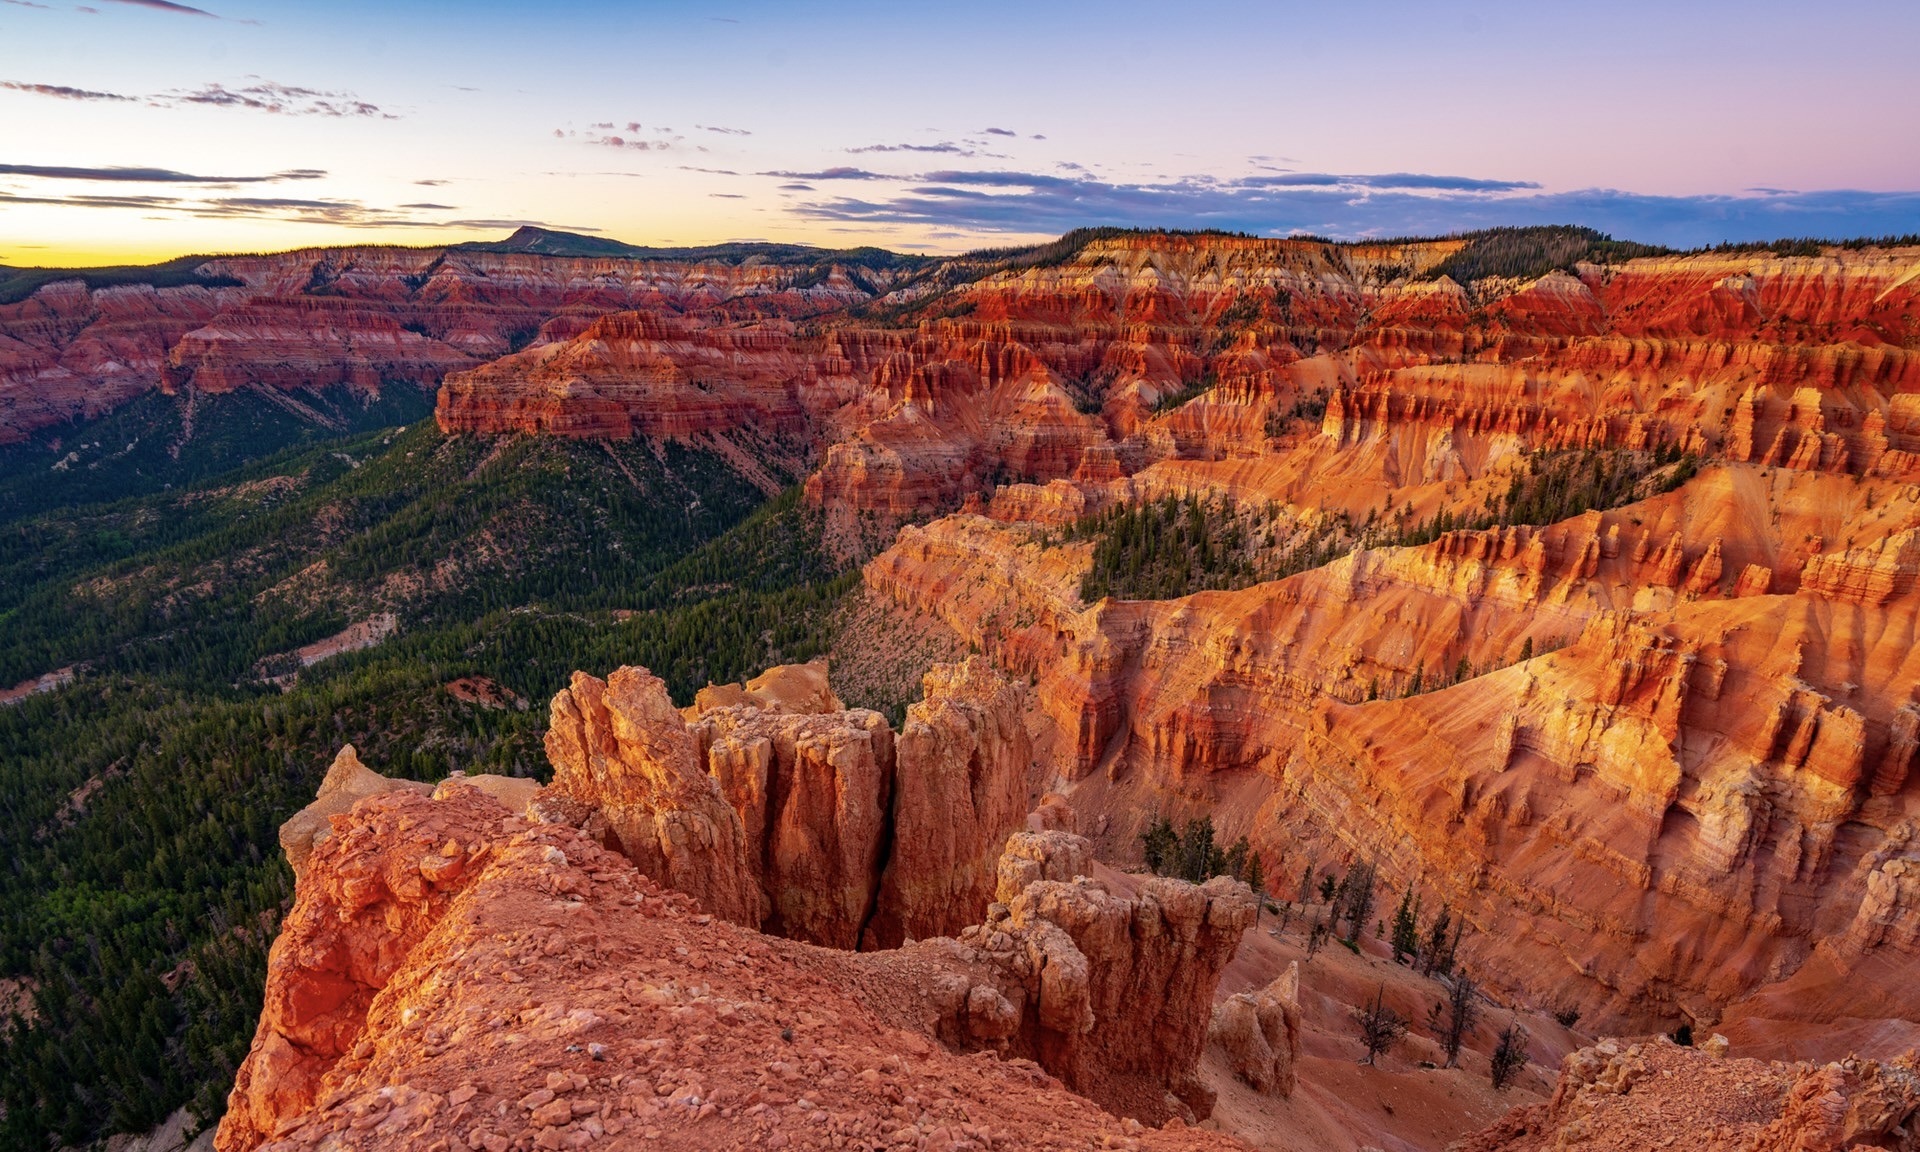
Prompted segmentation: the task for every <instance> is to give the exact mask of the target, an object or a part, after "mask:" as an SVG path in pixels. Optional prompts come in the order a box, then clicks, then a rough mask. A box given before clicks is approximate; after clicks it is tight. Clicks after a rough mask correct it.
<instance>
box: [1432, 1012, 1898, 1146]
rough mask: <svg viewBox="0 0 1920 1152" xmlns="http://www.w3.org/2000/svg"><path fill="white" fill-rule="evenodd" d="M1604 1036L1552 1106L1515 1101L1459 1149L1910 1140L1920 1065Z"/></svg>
mask: <svg viewBox="0 0 1920 1152" xmlns="http://www.w3.org/2000/svg"><path fill="white" fill-rule="evenodd" d="M1714 1040H1715V1041H1717V1043H1715V1044H1711V1045H1707V1046H1703V1049H1694V1048H1683V1047H1680V1046H1678V1045H1675V1044H1673V1043H1672V1042H1670V1041H1668V1040H1667V1039H1665V1038H1664V1037H1661V1038H1658V1039H1655V1040H1651V1041H1646V1042H1643V1043H1640V1044H1626V1043H1623V1042H1621V1041H1618V1040H1604V1041H1602V1042H1600V1043H1599V1044H1597V1045H1595V1046H1593V1047H1590V1048H1582V1049H1580V1050H1579V1051H1577V1052H1575V1053H1573V1054H1572V1055H1570V1056H1568V1057H1567V1058H1566V1060H1565V1061H1564V1062H1563V1063H1562V1064H1561V1067H1560V1079H1559V1083H1558V1084H1557V1085H1556V1087H1555V1089H1554V1093H1553V1099H1552V1101H1551V1103H1548V1104H1537V1105H1533V1106H1531V1107H1527V1108H1521V1109H1516V1110H1515V1111H1513V1112H1512V1113H1509V1114H1508V1115H1507V1116H1506V1117H1505V1118H1504V1119H1502V1120H1501V1121H1500V1122H1498V1123H1496V1124H1495V1125H1493V1126H1492V1127H1490V1128H1488V1129H1486V1130H1485V1131H1482V1132H1480V1133H1477V1134H1476V1135H1474V1136H1471V1137H1468V1138H1467V1139H1465V1140H1461V1141H1459V1142H1457V1143H1455V1144H1454V1145H1452V1147H1451V1150H1450V1152H1533V1150H1536V1149H1538V1150H1541V1152H1545V1150H1547V1149H1558V1148H1568V1147H1576V1146H1577V1147H1580V1148H1592V1149H1594V1150H1595V1152H1615V1150H1617V1152H1629V1150H1638V1149H1644V1148H1655V1147H1661V1146H1663V1145H1664V1144H1665V1143H1666V1141H1669V1140H1673V1139H1675V1138H1676V1137H1684V1139H1685V1141H1686V1143H1687V1147H1689V1148H1699V1149H1705V1150H1707V1152H1736V1150H1737V1152H1848V1150H1851V1149H1858V1148H1911V1147H1913V1146H1914V1139H1915V1138H1914V1133H1913V1122H1914V1119H1915V1114H1916V1111H1920V1063H1916V1059H1915V1056H1914V1055H1913V1054H1912V1053H1908V1054H1907V1055H1905V1056H1902V1057H1900V1058H1898V1059H1896V1060H1890V1061H1886V1062H1877V1061H1870V1060H1858V1059H1853V1058H1848V1059H1846V1060H1843V1061H1837V1062H1834V1063H1831V1064H1827V1065H1825V1066H1817V1065H1812V1064H1807V1063H1801V1064H1794V1065H1788V1064H1777V1063H1765V1062H1762V1061H1758V1060H1746V1059H1730V1058H1727V1057H1726V1056H1725V1055H1724V1052H1725V1050H1726V1045H1725V1042H1724V1040H1721V1038H1719V1037H1715V1038H1714Z"/></svg>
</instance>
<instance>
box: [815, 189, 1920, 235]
mask: <svg viewBox="0 0 1920 1152" xmlns="http://www.w3.org/2000/svg"><path fill="white" fill-rule="evenodd" d="M794 175H795V176H798V175H799V174H797V173H796V174H794ZM903 184H904V185H905V186H903V187H902V188H901V189H900V190H899V191H898V192H896V193H894V194H892V195H887V196H878V197H871V198H864V197H853V196H834V197H826V198H821V199H817V200H812V201H808V202H804V203H801V204H797V205H794V206H793V207H792V208H791V209H790V210H791V211H793V212H795V213H796V214H798V215H800V216H802V217H805V218H808V219H812V220H816V221H821V222H831V223H842V224H844V223H861V224H868V225H919V226H936V227H944V228H953V229H963V230H967V231H970V232H974V233H980V232H1009V233H1024V234H1028V235H1039V234H1053V233H1060V232H1064V231H1067V230H1069V229H1071V228H1075V227H1080V226H1083V225H1090V224H1113V225H1126V226H1134V227H1159V228H1224V229H1231V230H1237V231H1248V232H1256V233H1264V234H1268V235H1285V234H1288V233H1292V232H1313V233H1319V234H1323V235H1329V236H1337V237H1344V238H1362V237H1366V236H1377V235H1408V234H1439V233H1446V232H1454V231H1464V230H1469V229H1475V228H1486V227H1494V226H1498V225H1513V224H1545V223H1566V224H1586V225H1589V226H1591V227H1595V228H1600V229H1602V230H1604V231H1608V232H1611V233H1613V234H1614V235H1617V236H1622V237H1629V238H1632V239H1636V240H1642V241H1650V242H1657V243H1665V244H1672V245H1676V246H1683V247H1687V246H1694V245H1700V244H1709V243H1715V242H1718V241H1720V240H1754V239H1769V238H1774V237H1779V236H1804V235H1825V236H1857V235H1871V234H1880V233H1888V232H1906V231H1911V230H1912V229H1913V226H1914V221H1915V220H1916V219H1920V192H1884V193H1882V192H1861V191H1851V190H1832V191H1823V192H1787V193H1771V192H1769V193H1747V194H1742V195H1714V196H1652V195H1645V194H1641V193H1634V192H1623V191H1618V190H1614V189H1582V190H1579V191H1571V192H1551V193H1550V192H1544V191H1541V190H1540V186H1539V185H1538V184H1536V183H1533V182H1531V181H1524V180H1493V179H1479V178H1473V177H1464V176H1435V175H1428V174H1423V173H1406V172H1399V173H1386V174H1382V175H1368V176H1360V175H1335V174H1329V173H1286V174H1275V175H1261V176H1253V177H1245V178H1240V179H1219V178H1214V177H1205V176H1195V177H1187V178H1182V179H1173V180H1160V181H1154V182H1141V183H1124V182H1110V181H1104V180H1097V179H1093V178H1091V177H1088V176H1083V175H1064V176H1062V175H1050V174H1044V173H1036V172H1015V171H969V172H962V171H946V172H929V173H925V174H923V175H922V176H919V177H916V178H912V179H911V180H907V181H903Z"/></svg>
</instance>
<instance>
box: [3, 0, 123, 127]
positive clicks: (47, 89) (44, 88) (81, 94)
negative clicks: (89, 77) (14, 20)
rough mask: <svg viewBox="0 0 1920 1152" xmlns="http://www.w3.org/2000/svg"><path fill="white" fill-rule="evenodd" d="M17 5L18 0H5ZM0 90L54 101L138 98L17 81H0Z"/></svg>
mask: <svg viewBox="0 0 1920 1152" xmlns="http://www.w3.org/2000/svg"><path fill="white" fill-rule="evenodd" d="M6 2H7V3H9V4H17V3H19V0H6ZM0 88H7V89H11V90H12V91H15V92H25V93H27V94H28V95H31V96H51V97H53V98H54V99H56V100H124V101H128V102H137V101H138V100H139V99H140V97H138V96H122V95H121V94H120V93H118V92H95V91H93V90H92V89H90V88H72V87H69V86H67V85H65V84H24V83H21V82H20V81H18V80H0Z"/></svg>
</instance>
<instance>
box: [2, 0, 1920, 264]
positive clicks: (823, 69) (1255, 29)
mask: <svg viewBox="0 0 1920 1152" xmlns="http://www.w3.org/2000/svg"><path fill="white" fill-rule="evenodd" d="M1916 47H1920V5H1916V4H1914V3H1912V2H1911V0H1906V2H1898V3H1896V2H1893V0H1884V2H1882V0H1832V2H1827V3H1821V4H1814V3H1797V4H1786V3H1768V2H1751V0H1750V2H1746V3H1737V4H1736V3H1722V2H1719V0H1685V2H1676V0H1662V2H1660V3H1640V2H1638V0H1628V2H1619V0H1615V2H1612V3H1606V4H1599V3H1592V2H1586V3H1570V2H1566V0H1529V2H1526V3H1503V2H1489V3H1476V4H1457V3H1417V2H1366V0H1348V2H1343V3H1328V2H1322V3H1317V4H1303V3H1295V2H1291V0H1277V2H1267V3H1211V2H1193V0H1189V2H1186V3H1180V4H1172V3H1154V4H1145V3H1134V2H1131V0H1106V2H1102V3H1082V2H1073V3H1057V4H1047V3H1035V2H1033V0H1026V2H1023V3H1000V2H997V0H987V2H981V3H972V4H966V5H956V4H939V3H920V4H914V3H894V4H878V3H855V2H837V3H804V2H795V0H789V2H784V3H760V2H757V0H756V2H740V3H727V4H713V5H690V4H688V5H680V4H652V3H626V4H615V3H578V2H576V3H569V2H566V0H555V2H550V3H544V4H526V3H508V2H494V0H482V2H469V3H427V2H418V3H405V2H388V3H374V2H368V0H331V2H328V3H304V2H290V0H280V2H276V3H261V2H258V0H205V3H204V6H200V5H195V6H191V7H190V6H188V5H186V4H185V3H170V2H168V0H89V3H86V4H74V3H68V2H65V0H0V263H7V264H14V265H31V264H44V265H58V264H98V263H115V262H123V261H145V260H154V259H162V258H165V257H168V256H173V255H179V254H182V253H189V252H192V253H201V252H222V251H257V250H268V249H279V248H288V247H295V246H300V245H308V244H341V243H375V242H378V243H404V244H433V243H443V242H449V241H453V240H464V239H473V238H484V237H491V236H495V235H498V234H500V233H502V232H504V231H506V230H509V229H511V228H513V227H515V226H516V225H517V224H519V223H522V222H528V223H539V224H544V225H548V226H552V227H558V228H568V229H574V230H578V231H583V232H592V233H595V234H599V235H605V236H610V237H614V238H617V239H621V240H626V241H629V242H632V243H637V244H697V243H708V242H714V241H721V240H730V239H770V240H790V241H803V242H808V243H814V244H821V245H827V246H834V247H840V246H847V245H852V244H868V243H870V244H880V245H884V246H888V247H892V248H896V249H901V250H909V251H957V250H963V249H967V248H973V247H979V246H982V245H990V244H992V245H998V244H1007V243H1014V242H1019V241H1024V240H1028V239H1033V238H1038V237H1044V236H1052V235H1057V234H1058V233H1060V232H1063V231H1065V230H1067V229H1069V228H1072V227H1075V226H1078V225H1083V224H1128V225H1155V226H1166V227H1189V228H1197V227H1216V228H1231V229H1238V230H1245V231H1251V232H1256V233H1260V234H1265V235H1286V234H1288V233H1290V232H1297V231H1307V232H1315V233H1319V234H1323V235H1332V236H1339V237H1356V236H1366V235H1405V234H1431V233H1437V232H1446V231H1451V230H1456V229H1463V228H1474V227H1482V226H1485V225H1489V224H1501V223H1540V222H1568V223H1581V224H1589V225H1592V226H1594V227H1598V228H1602V229H1605V230H1607V231H1610V232H1612V233H1614V234H1615V235H1617V236H1622V237H1628V238H1632V239H1638V240H1646V241H1655V242H1663V243H1668V244H1673V245H1678V246H1690V245H1696V244H1707V243H1715V242H1718V241H1720V240H1723V239H1755V238H1772V237H1777V236H1797V235H1828V236H1840V235H1864V234H1873V235H1877V234H1883V233H1890V232H1914V231H1920V96H1916V95H1915V92H1914V87H1913V53H1914V50H1915V48H1916Z"/></svg>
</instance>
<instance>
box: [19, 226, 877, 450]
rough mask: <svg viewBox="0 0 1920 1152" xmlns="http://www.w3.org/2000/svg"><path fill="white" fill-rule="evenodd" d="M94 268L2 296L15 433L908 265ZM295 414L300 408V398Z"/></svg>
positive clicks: (807, 299)
mask: <svg viewBox="0 0 1920 1152" xmlns="http://www.w3.org/2000/svg"><path fill="white" fill-rule="evenodd" d="M79 275H80V274H79V273H76V278H75V279H72V280H63V281H56V282H54V283H51V284H48V285H46V286H45V287H42V288H40V289H39V290H38V291H37V292H35V293H33V294H32V295H31V296H29V297H28V298H27V299H25V300H22V301H19V302H17V303H12V304H0V444H9V443H15V442H18V441H20V440H23V439H26V438H27V437H28V436H30V435H32V434H33V433H34V432H36V431H37V430H39V429H41V428H44V427H47V426H49V425H59V424H63V423H66V422H68V421H72V420H80V419H91V418H93V417H96V416H99V415H102V414H103V413H105V412H108V411H111V410H112V409H114V408H116V407H118V406H120V405H121V404H124V403H126V402H127V401H129V400H132V399H134V398H135V397H138V396H141V395H144V394H146V393H149V392H152V391H155V390H163V391H166V392H169V393H180V394H186V393H199V394H207V393H221V392H231V391H235V390H238V389H243V388H256V389H264V390H266V392H267V393H269V394H271V395H276V396H284V395H286V394H288V393H294V392H299V391H303V390H316V389H341V388H344V389H346V390H348V391H349V392H350V393H352V394H354V395H356V396H357V397H359V398H360V399H362V400H367V399H371V398H372V397H375V396H378V395H380V394H381V393H382V392H383V390H385V389H387V388H389V387H392V386H395V385H398V386H401V387H415V388H420V389H424V390H429V391H430V390H431V389H433V388H434V387H436V386H437V385H438V384H439V383H440V382H441V379H442V377H443V376H445V375H446V374H447V373H449V372H453V371H456V370H464V369H474V368H478V367H479V366H481V365H482V364H485V363H486V362H488V361H491V360H494V359H496V358H499V357H503V356H508V355H510V354H511V353H513V352H514V351H515V350H516V349H518V348H520V347H521V346H522V345H525V344H527V343H529V342H537V343H552V342H565V341H567V340H568V339H570V338H571V337H573V336H575V335H577V334H579V333H580V332H581V331H583V330H585V329H586V328H588V327H589V326H591V324H592V322H593V321H594V319H595V318H596V317H600V316H605V315H607V314H609V313H616V312H631V311H633V310H636V309H637V310H640V311H641V312H642V313H645V314H646V315H648V316H652V317H656V318H660V319H661V321H662V322H664V323H671V322H672V318H675V317H683V316H704V317H709V318H712V319H714V320H717V321H725V320H729V319H732V320H739V319H753V318H768V319H774V318H784V317H798V316H811V315H816V314H818V313H822V312H828V311H833V310H836V309H841V308H845V307H847V306H849V305H852V304H857V303H861V302H864V301H866V300H869V299H871V298H872V297H873V295H874V294H875V293H876V292H877V291H884V290H885V289H886V288H887V287H888V286H889V284H890V283H891V281H892V279H893V278H894V275H895V273H894V272H893V271H890V270H887V269H880V268H870V269H864V270H862V273H861V276H860V279H859V280H857V281H856V280H855V279H853V278H850V277H849V276H848V275H847V273H846V270H845V269H844V268H843V267H840V266H838V265H837V264H834V263H832V262H830V261H829V262H828V263H827V264H826V265H824V266H818V267H816V266H809V265H807V264H805V263H785V264H782V263H775V262H768V261H725V260H700V259H643V258H617V257H610V258H580V257H564V256H541V255H534V254H523V253H508V252H483V251H474V250H458V249H446V248H441V249H431V248H423V249H402V248H385V247H366V248H329V249H304V250H300V251H294V252H282V253H276V254H273V255H266V256H233V257H223V258H220V259H215V260H207V261H203V262H201V263H200V264H199V265H198V266H197V267H196V268H194V269H193V270H192V272H191V274H190V275H189V274H173V273H168V274H162V275H160V276H158V277H157V280H156V282H157V283H159V284H161V285H164V286H160V287H155V286H154V285H150V284H129V285H122V286H115V287H102V288H88V287H87V285H86V283H85V282H84V281H83V280H81V279H79V278H78V277H79ZM722 339H723V340H724V339H725V337H722ZM741 339H742V340H745V341H751V340H752V339H753V337H752V336H751V335H749V336H745V337H742V338H741ZM723 356H724V353H723ZM712 379H713V376H712V375H711V373H709V374H706V375H703V376H701V377H700V379H699V380H698V381H696V384H697V383H705V382H710V381H711V380H712ZM583 399H584V397H583ZM288 410H289V411H291V412H294V413H295V414H296V415H301V414H302V412H301V409H300V407H299V406H298V402H297V401H296V402H295V403H294V404H293V405H289V406H288ZM500 410H501V411H505V409H504V408H502V409H500ZM304 415H305V416H306V418H313V417H314V415H315V414H314V413H313V412H311V411H307V412H306V413H304ZM575 419H576V421H577V419H578V418H575ZM561 423H563V424H564V423H567V421H566V420H565V419H562V420H561ZM589 423H590V422H589Z"/></svg>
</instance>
